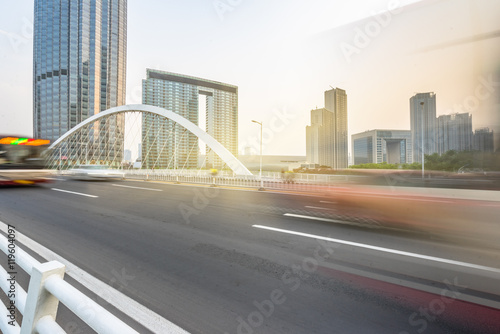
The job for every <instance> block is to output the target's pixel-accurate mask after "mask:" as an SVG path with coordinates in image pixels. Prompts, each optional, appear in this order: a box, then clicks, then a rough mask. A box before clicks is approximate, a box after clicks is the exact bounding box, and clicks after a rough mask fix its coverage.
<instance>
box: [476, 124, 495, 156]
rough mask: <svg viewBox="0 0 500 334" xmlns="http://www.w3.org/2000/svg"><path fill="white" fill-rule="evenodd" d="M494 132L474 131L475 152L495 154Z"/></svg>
mask: <svg viewBox="0 0 500 334" xmlns="http://www.w3.org/2000/svg"><path fill="white" fill-rule="evenodd" d="M493 145H494V141H493V130H491V131H490V129H489V128H481V129H476V131H474V150H476V151H482V152H493Z"/></svg>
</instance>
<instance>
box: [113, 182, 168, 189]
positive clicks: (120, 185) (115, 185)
mask: <svg viewBox="0 0 500 334" xmlns="http://www.w3.org/2000/svg"><path fill="white" fill-rule="evenodd" d="M112 186H114V187H124V188H132V189H141V190H151V191H163V190H161V189H154V188H142V187H133V186H124V185H122V184H112Z"/></svg>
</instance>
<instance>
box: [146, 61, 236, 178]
mask: <svg viewBox="0 0 500 334" xmlns="http://www.w3.org/2000/svg"><path fill="white" fill-rule="evenodd" d="M146 75H147V78H146V79H144V80H143V81H142V102H143V104H148V105H153V106H157V107H161V108H165V109H168V110H171V111H173V112H175V113H177V114H179V115H181V116H183V117H184V118H186V119H188V120H189V121H191V122H192V123H194V124H196V125H200V124H199V120H200V117H199V112H200V111H199V110H198V108H199V107H198V106H199V96H200V95H205V96H206V105H205V110H204V112H205V128H206V132H207V133H208V134H209V135H211V136H212V137H214V138H215V139H216V140H217V141H218V142H219V143H221V144H222V145H223V146H224V147H225V148H226V149H228V150H229V151H230V152H231V153H232V154H233V155H235V156H237V155H238V87H237V86H234V85H229V84H224V83H221V82H216V81H212V80H206V79H201V78H196V77H191V76H187V75H182V74H176V73H171V72H164V71H158V70H152V69H148V70H147V72H146ZM199 153H200V152H199V148H198V138H197V137H196V136H195V135H193V134H192V133H190V132H189V131H187V130H185V129H184V128H182V127H181V126H179V125H177V124H176V123H175V122H172V121H169V120H160V118H159V117H158V116H153V115H147V114H145V115H143V120H142V166H143V168H161V169H164V168H169V169H179V168H197V167H198V156H199ZM204 165H205V166H206V167H210V168H217V169H221V168H224V163H223V161H222V160H221V159H220V158H219V157H218V156H217V155H216V154H215V153H214V152H213V151H211V150H210V148H209V147H208V146H207V151H206V163H205V164H204Z"/></svg>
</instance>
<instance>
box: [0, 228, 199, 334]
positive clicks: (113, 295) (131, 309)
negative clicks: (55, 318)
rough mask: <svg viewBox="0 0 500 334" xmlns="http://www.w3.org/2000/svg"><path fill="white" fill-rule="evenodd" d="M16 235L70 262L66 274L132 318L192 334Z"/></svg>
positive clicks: (155, 327)
mask: <svg viewBox="0 0 500 334" xmlns="http://www.w3.org/2000/svg"><path fill="white" fill-rule="evenodd" d="M0 229H1V230H2V231H6V230H7V225H6V224H5V223H3V222H1V221H0ZM16 239H17V240H18V241H19V242H21V243H22V244H24V245H25V246H26V247H28V248H30V249H31V250H33V251H34V252H36V253H38V254H39V255H40V256H41V257H43V258H45V259H46V260H47V261H59V262H61V263H62V264H64V265H65V266H66V274H67V275H69V276H71V277H72V278H73V279H74V280H75V281H77V282H78V283H80V284H81V285H83V286H84V287H86V288H87V289H89V290H90V291H92V292H93V293H95V294H96V295H97V296H99V297H100V298H102V299H104V300H105V301H106V302H108V303H110V304H111V305H112V306H114V307H116V308H117V309H118V310H120V311H121V312H123V313H124V314H126V315H127V316H128V317H130V318H131V319H133V320H135V321H137V322H138V323H139V324H141V325H143V326H144V327H146V328H147V329H149V330H151V331H152V332H153V333H172V334H189V332H187V331H185V330H184V329H182V328H180V327H179V326H177V325H176V324H174V323H172V322H170V321H168V320H167V319H165V318H163V317H162V316H161V315H159V314H157V313H155V312H153V311H151V310H150V309H148V308H146V307H144V306H142V305H141V304H139V303H138V302H136V301H135V300H133V299H132V298H130V297H128V296H126V295H124V294H123V293H122V292H120V291H118V290H116V289H114V288H113V287H111V286H109V285H108V284H105V283H104V282H102V281H100V280H98V279H97V278H95V277H94V276H92V275H90V274H89V273H87V272H86V271H84V270H83V269H81V268H79V267H77V266H76V265H74V264H73V263H71V262H69V261H68V260H66V259H65V258H63V257H62V256H60V255H58V254H56V253H54V252H53V251H51V250H50V249H48V248H46V247H44V246H42V245H40V244H39V243H38V242H36V241H34V240H32V239H30V238H29V237H27V236H25V235H24V234H22V233H20V232H19V231H16Z"/></svg>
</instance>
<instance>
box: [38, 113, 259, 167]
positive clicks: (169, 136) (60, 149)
mask: <svg viewBox="0 0 500 334" xmlns="http://www.w3.org/2000/svg"><path fill="white" fill-rule="evenodd" d="M139 140H140V143H141V147H142V154H141V155H140V157H141V158H142V166H143V168H148V169H191V168H198V165H199V164H198V153H199V146H198V140H202V141H203V142H204V143H205V144H206V145H207V155H206V158H205V159H207V157H210V156H211V155H214V154H216V155H217V156H218V157H219V158H220V161H221V162H222V165H221V166H217V165H212V166H210V165H209V166H208V167H219V168H220V167H228V168H230V169H231V170H232V171H233V172H234V173H235V174H236V175H241V176H251V175H253V174H252V173H251V172H250V171H249V170H248V169H247V168H246V167H245V166H244V165H243V164H242V163H241V162H240V161H239V160H238V159H237V158H236V157H235V156H234V155H233V154H232V153H231V152H230V151H229V150H228V149H227V148H225V147H224V146H223V145H222V144H221V143H220V142H218V141H217V140H216V139H215V138H213V137H212V136H211V135H209V134H208V133H206V132H205V131H203V130H202V129H201V128H200V127H199V126H197V125H196V124H194V123H192V122H190V121H189V120H187V119H186V118H184V117H182V116H181V115H179V114H176V113H174V112H172V111H170V110H166V109H163V108H160V107H155V106H150V105H143V104H132V105H124V106H120V107H115V108H110V109H108V110H105V111H103V112H100V113H98V114H96V115H94V116H92V117H89V118H88V119H86V120H85V121H83V122H81V123H80V124H78V125H77V126H75V127H74V128H72V129H71V130H70V131H68V132H66V133H65V134H64V135H63V136H62V137H60V138H59V139H58V140H56V141H55V142H54V143H53V144H52V145H51V146H50V147H49V150H48V165H49V168H71V167H73V166H74V165H79V164H101V165H108V166H110V167H120V166H122V162H123V160H124V150H125V145H126V142H128V143H137V142H139ZM135 145H137V144H135ZM213 161H219V160H218V159H217V160H213ZM205 165H206V164H205Z"/></svg>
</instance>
